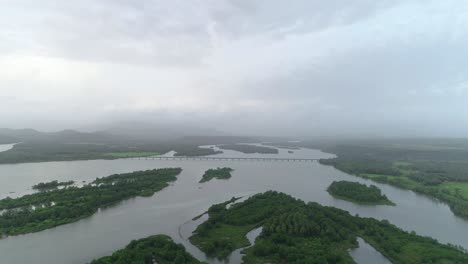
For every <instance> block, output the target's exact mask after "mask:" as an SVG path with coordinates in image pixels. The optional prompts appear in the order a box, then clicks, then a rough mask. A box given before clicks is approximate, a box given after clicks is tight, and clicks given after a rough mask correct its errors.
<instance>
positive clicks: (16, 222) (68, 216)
mask: <svg viewBox="0 0 468 264" xmlns="http://www.w3.org/2000/svg"><path fill="white" fill-rule="evenodd" d="M181 171H182V169H181V168H162V169H154V170H146V171H135V172H130V173H122V174H114V175H110V176H107V177H103V178H96V180H94V181H92V182H90V183H89V184H86V185H84V186H82V187H77V186H68V187H67V188H62V189H52V190H49V191H46V192H37V193H33V194H27V195H24V196H21V197H18V198H10V197H7V198H4V199H1V200H0V211H3V213H2V214H0V239H2V238H3V237H6V236H14V235H20V234H27V233H33V232H39V231H42V230H45V229H49V228H53V227H56V226H59V225H64V224H68V223H73V222H76V221H78V220H80V219H83V218H85V217H89V216H91V215H93V214H94V213H96V212H97V211H98V210H99V208H104V207H108V206H111V205H114V204H117V203H118V202H120V201H123V200H126V199H130V198H133V197H137V196H141V197H148V196H151V195H153V194H154V193H155V192H158V191H160V190H162V189H164V188H166V187H167V186H169V183H170V182H174V181H175V180H176V179H177V177H176V176H177V175H179V174H180V172H181ZM43 185H45V184H43Z"/></svg>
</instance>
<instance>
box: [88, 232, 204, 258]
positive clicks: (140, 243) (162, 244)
mask: <svg viewBox="0 0 468 264" xmlns="http://www.w3.org/2000/svg"><path fill="white" fill-rule="evenodd" d="M129 263H135V264H137V263H138V264H140V263H141V264H154V263H158V264H198V263H201V262H200V261H198V260H197V259H195V258H194V257H193V256H192V255H190V254H189V253H187V251H186V250H185V248H184V246H183V245H181V244H176V243H174V241H172V239H171V238H170V237H168V236H166V235H155V236H150V237H147V238H143V239H139V240H133V241H132V242H130V244H128V245H127V246H126V247H125V248H124V249H121V250H119V251H116V252H115V253H113V254H112V255H111V256H106V257H102V258H100V259H97V260H93V261H92V262H91V264H129Z"/></svg>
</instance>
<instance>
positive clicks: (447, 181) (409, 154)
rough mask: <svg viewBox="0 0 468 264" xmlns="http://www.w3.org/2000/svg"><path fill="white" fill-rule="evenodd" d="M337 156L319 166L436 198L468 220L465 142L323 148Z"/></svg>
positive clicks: (402, 143) (380, 144) (467, 143)
mask: <svg viewBox="0 0 468 264" xmlns="http://www.w3.org/2000/svg"><path fill="white" fill-rule="evenodd" d="M322 149H323V150H324V151H326V152H330V153H335V154H337V157H336V158H333V159H322V160H320V163H322V164H325V165H331V166H334V167H335V168H337V169H339V170H342V171H344V172H347V173H349V174H354V175H356V176H359V177H363V178H366V179H371V180H374V181H376V182H381V183H388V184H391V185H394V186H397V187H400V188H403V189H408V190H412V191H415V192H418V193H421V194H425V195H428V196H431V197H435V198H438V199H439V200H441V201H443V202H446V203H447V204H448V205H449V206H450V209H451V210H452V211H453V212H454V213H455V214H456V215H458V216H461V217H464V218H468V174H467V173H466V172H467V171H468V141H467V140H462V139H460V140H458V139H453V140H448V139H445V140H442V139H441V140H407V141H396V142H393V141H390V142H385V141H383V142H380V143H375V142H374V143H369V142H364V143H361V144H342V145H336V146H335V145H334V146H330V145H327V146H324V147H322Z"/></svg>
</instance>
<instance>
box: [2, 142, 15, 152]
mask: <svg viewBox="0 0 468 264" xmlns="http://www.w3.org/2000/svg"><path fill="white" fill-rule="evenodd" d="M14 145H15V144H0V152H2V151H7V150H9V149H12V148H13V146H14Z"/></svg>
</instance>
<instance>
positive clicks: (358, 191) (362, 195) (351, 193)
mask: <svg viewBox="0 0 468 264" xmlns="http://www.w3.org/2000/svg"><path fill="white" fill-rule="evenodd" d="M327 191H328V192H329V193H330V194H331V195H333V196H335V197H337V198H341V199H344V200H348V201H351V202H356V203H361V204H386V205H395V204H394V203H392V202H391V201H390V200H388V198H387V196H385V195H384V194H382V192H381V190H380V189H379V188H377V186H375V185H371V186H367V185H365V184H361V183H358V182H350V181H334V182H333V183H332V184H331V185H330V186H329V187H328V189H327Z"/></svg>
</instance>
